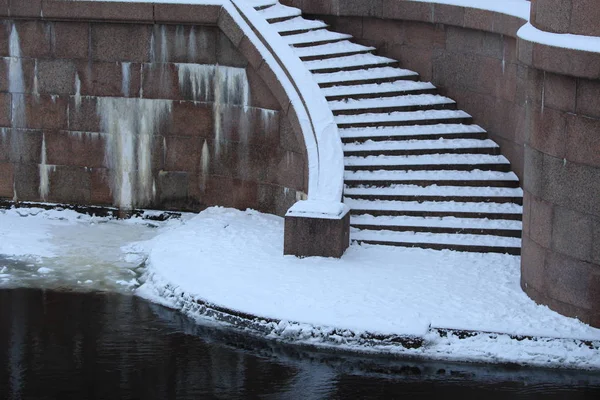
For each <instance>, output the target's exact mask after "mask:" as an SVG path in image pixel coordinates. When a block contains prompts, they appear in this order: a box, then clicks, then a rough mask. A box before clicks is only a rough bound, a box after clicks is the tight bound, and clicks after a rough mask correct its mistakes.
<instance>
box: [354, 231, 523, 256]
mask: <svg viewBox="0 0 600 400" xmlns="http://www.w3.org/2000/svg"><path fill="white" fill-rule="evenodd" d="M350 239H351V240H357V241H359V242H363V243H370V244H382V245H389V246H402V247H420V248H427V249H436V250H443V249H451V250H457V251H472V252H482V253H489V252H494V253H508V254H513V255H519V254H520V253H521V239H520V238H512V237H503V236H491V235H470V234H450V233H427V232H414V233H413V232H393V231H385V230H382V231H373V230H359V229H352V231H351V232H350Z"/></svg>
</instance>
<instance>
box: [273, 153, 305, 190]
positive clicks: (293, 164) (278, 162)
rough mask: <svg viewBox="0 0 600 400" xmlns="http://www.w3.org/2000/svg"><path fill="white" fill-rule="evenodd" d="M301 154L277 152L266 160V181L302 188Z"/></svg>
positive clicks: (302, 168) (302, 169)
mask: <svg viewBox="0 0 600 400" xmlns="http://www.w3.org/2000/svg"><path fill="white" fill-rule="evenodd" d="M305 161H306V159H305V158H304V156H303V155H301V154H298V153H294V152H291V151H285V152H283V151H282V152H278V153H277V154H276V155H275V157H271V159H270V160H267V162H268V170H267V182H269V183H274V184H277V185H279V186H284V187H288V188H293V189H296V190H302V189H303V186H304V163H305Z"/></svg>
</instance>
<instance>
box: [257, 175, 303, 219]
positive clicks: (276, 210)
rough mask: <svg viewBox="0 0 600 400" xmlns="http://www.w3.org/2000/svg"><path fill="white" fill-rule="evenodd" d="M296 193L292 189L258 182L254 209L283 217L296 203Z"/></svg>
mask: <svg viewBox="0 0 600 400" xmlns="http://www.w3.org/2000/svg"><path fill="white" fill-rule="evenodd" d="M296 193H297V192H296V191H295V190H294V189H290V188H287V187H282V186H278V185H271V184H266V183H260V182H259V183H258V205H257V208H256V209H257V210H259V211H261V212H266V213H270V214H275V215H278V216H280V217H283V216H284V215H285V213H286V211H287V210H288V209H289V208H290V207H291V206H292V205H293V204H294V203H295V202H296Z"/></svg>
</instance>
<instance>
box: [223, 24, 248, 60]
mask: <svg viewBox="0 0 600 400" xmlns="http://www.w3.org/2000/svg"><path fill="white" fill-rule="evenodd" d="M217 40H218V43H217V64H219V65H227V66H230V67H240V68H245V67H246V66H247V65H248V60H246V58H244V56H243V55H242V53H240V51H239V50H238V47H239V46H240V44H241V41H240V42H238V43H233V42H232V41H231V40H230V38H229V37H228V36H227V35H226V34H225V33H223V32H219V35H218V37H217Z"/></svg>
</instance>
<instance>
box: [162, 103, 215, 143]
mask: <svg viewBox="0 0 600 400" xmlns="http://www.w3.org/2000/svg"><path fill="white" fill-rule="evenodd" d="M171 119H172V122H171V126H170V128H169V130H168V132H167V133H168V134H169V135H177V136H196V137H202V138H212V137H213V136H214V135H215V131H214V130H215V127H214V119H213V106H212V105H210V104H207V103H194V102H191V101H177V102H174V103H173V105H172V108H171ZM192 121H193V123H192Z"/></svg>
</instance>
